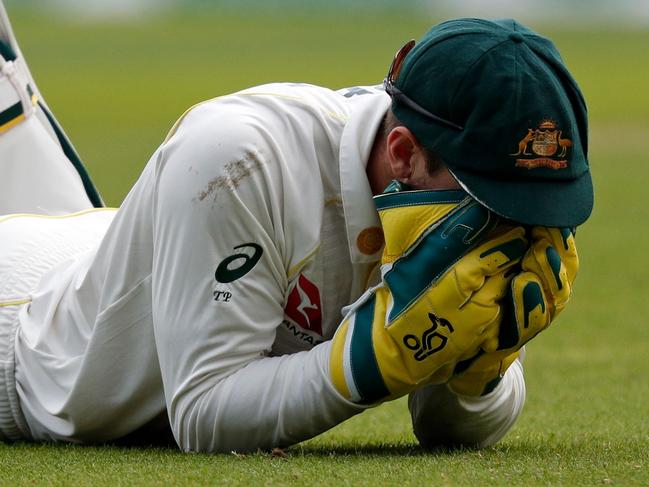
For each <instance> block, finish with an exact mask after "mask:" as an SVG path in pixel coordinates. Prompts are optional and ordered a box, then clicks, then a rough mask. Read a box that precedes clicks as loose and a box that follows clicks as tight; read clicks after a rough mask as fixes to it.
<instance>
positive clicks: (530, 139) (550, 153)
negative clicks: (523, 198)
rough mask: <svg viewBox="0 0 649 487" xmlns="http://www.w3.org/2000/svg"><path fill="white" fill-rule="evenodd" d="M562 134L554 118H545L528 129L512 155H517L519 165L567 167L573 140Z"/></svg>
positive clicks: (532, 167) (552, 167) (531, 167)
mask: <svg viewBox="0 0 649 487" xmlns="http://www.w3.org/2000/svg"><path fill="white" fill-rule="evenodd" d="M562 135H563V132H562V130H560V129H559V127H557V124H556V123H555V122H554V121H553V120H543V121H542V122H541V123H540V124H539V125H538V127H536V128H535V129H527V134H526V135H525V136H524V137H523V138H522V139H521V140H520V141H519V142H518V152H516V153H514V154H510V155H511V156H516V166H518V167H525V168H527V169H534V168H537V167H549V168H551V169H563V168H566V167H568V159H567V154H568V150H569V149H570V147H571V146H572V141H571V140H570V139H564V138H563V137H562Z"/></svg>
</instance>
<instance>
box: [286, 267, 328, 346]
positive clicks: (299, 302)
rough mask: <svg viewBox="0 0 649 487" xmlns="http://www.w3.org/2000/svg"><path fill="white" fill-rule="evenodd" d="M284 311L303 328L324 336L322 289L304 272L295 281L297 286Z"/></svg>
mask: <svg viewBox="0 0 649 487" xmlns="http://www.w3.org/2000/svg"><path fill="white" fill-rule="evenodd" d="M284 313H286V316H288V317H289V318H290V319H291V320H292V321H293V322H294V323H296V324H297V325H298V326H300V327H301V328H303V329H305V330H310V331H312V332H314V333H317V334H318V335H320V336H322V309H321V305H320V291H318V288H317V287H316V285H315V284H313V283H312V282H311V281H309V280H308V279H307V278H306V277H305V276H304V274H300V277H299V278H298V279H297V280H296V281H295V286H293V289H292V290H291V292H290V294H289V295H288V300H287V302H286V308H284Z"/></svg>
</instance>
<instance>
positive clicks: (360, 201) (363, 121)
mask: <svg viewBox="0 0 649 487" xmlns="http://www.w3.org/2000/svg"><path fill="white" fill-rule="evenodd" d="M349 102H350V104H352V108H351V113H350V115H349V118H348V121H347V124H346V125H345V128H344V129H343V133H342V137H341V140H340V188H341V197H342V202H343V211H344V214H345V224H346V227H347V240H348V244H349V254H350V256H351V261H352V263H369V262H376V261H377V260H378V259H379V257H380V255H381V250H382V249H383V232H382V230H381V222H380V220H379V217H378V213H377V211H376V207H375V206H374V201H373V200H372V190H371V188H370V183H369V181H368V179H367V174H366V172H365V168H366V166H367V160H368V159H369V156H370V151H371V149H372V143H373V142H374V137H375V136H376V132H377V130H378V128H379V125H380V124H381V121H382V120H383V117H384V116H385V113H386V112H387V110H388V107H389V106H390V97H389V96H388V95H386V94H385V92H383V91H381V90H378V89H376V88H368V89H367V90H363V94H359V95H355V96H352V97H350V99H349Z"/></svg>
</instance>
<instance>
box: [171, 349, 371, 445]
mask: <svg viewBox="0 0 649 487" xmlns="http://www.w3.org/2000/svg"><path fill="white" fill-rule="evenodd" d="M329 346H330V344H329V342H325V343H323V344H321V345H318V346H317V347H315V348H314V349H312V350H311V351H309V352H301V353H296V354H292V355H284V356H281V357H265V358H261V359H259V360H256V361H254V362H251V363H250V364H248V365H246V366H245V367H243V368H241V369H240V370H238V371H237V372H235V373H234V374H232V375H230V376H228V377H227V378H225V379H223V380H221V381H219V382H218V383H215V384H213V385H212V386H211V387H209V388H208V389H207V390H205V391H204V392H202V393H194V392H189V393H186V394H184V395H183V396H182V398H180V399H178V400H175V401H172V402H171V404H170V415H171V421H172V427H173V430H174V435H175V437H176V441H177V442H178V444H179V446H180V447H181V448H182V449H183V450H186V451H203V452H230V451H233V450H236V451H250V450H257V449H267V448H273V447H281V446H288V445H291V444H294V443H298V442H300V441H303V440H306V439H309V438H312V437H314V436H316V435H318V434H319V433H322V432H323V431H326V430H328V429H330V428H332V427H333V426H335V425H337V424H338V423H340V422H342V421H344V420H345V419H347V418H349V417H351V416H353V415H354V414H357V413H359V412H361V411H362V410H363V409H364V408H363V407H362V406H357V405H353V404H351V403H349V402H347V401H346V400H344V399H343V398H342V397H341V396H340V395H339V394H338V393H337V392H336V391H335V390H334V389H333V387H332V386H331V384H330V381H329V378H328V360H329Z"/></svg>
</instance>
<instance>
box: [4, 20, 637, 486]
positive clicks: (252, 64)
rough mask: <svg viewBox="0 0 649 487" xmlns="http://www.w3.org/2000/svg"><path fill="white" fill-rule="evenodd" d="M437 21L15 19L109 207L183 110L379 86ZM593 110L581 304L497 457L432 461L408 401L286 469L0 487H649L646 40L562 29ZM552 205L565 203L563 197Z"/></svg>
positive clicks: (251, 460)
mask: <svg viewBox="0 0 649 487" xmlns="http://www.w3.org/2000/svg"><path fill="white" fill-rule="evenodd" d="M431 22H432V20H431V19H426V18H416V19H412V18H406V17H405V16H404V17H403V18H398V17H396V18H395V17H394V15H392V16H390V17H388V16H379V15H375V16H373V17H363V16H362V15H361V14H350V15H349V16H346V17H336V18H334V17H332V16H326V15H325V16H319V17H307V16H299V15H283V16H280V15H276V16H268V15H266V14H263V15H261V14H259V15H254V14H252V13H248V14H247V15H246V16H242V15H237V14H234V13H228V14H224V13H220V14H217V13H215V12H212V13H206V14H204V15H202V16H192V15H179V16H176V17H174V18H173V19H172V18H161V19H152V20H151V21H149V22H147V23H132V24H128V25H112V24H97V25H82V24H78V23H73V22H72V23H71V22H66V21H63V20H61V19H56V18H54V19H46V18H43V17H38V16H34V15H32V14H27V13H25V12H17V13H16V15H15V16H14V23H15V28H16V30H17V32H18V35H19V36H20V39H21V43H22V45H23V50H24V51H25V52H26V54H27V56H28V58H29V60H30V64H31V66H32V70H33V71H34V74H35V76H36V78H37V80H38V83H39V86H40V88H41V90H42V91H43V92H44V94H45V96H46V98H47V100H48V103H49V104H50V105H51V107H52V108H53V109H54V111H55V113H56V114H57V116H58V118H59V119H60V121H61V122H62V124H63V125H64V127H65V128H66V130H67V132H68V133H69V135H70V136H71V138H72V140H73V141H74V143H75V144H76V146H77V148H78V149H79V151H80V153H81V155H82V156H83V158H84V160H85V161H86V162H87V164H88V166H89V169H90V171H91V173H92V175H93V176H94V178H95V180H96V182H97V184H98V186H99V189H100V190H101V192H102V194H103V195H104V197H105V198H106V200H107V202H108V203H109V204H111V205H118V204H119V202H120V201H121V199H122V197H123V196H124V194H125V193H126V191H127V190H128V188H129V187H130V185H131V184H132V183H133V181H134V180H135V178H136V177H137V174H138V173H139V171H140V170H141V168H142V167H143V165H144V164H145V162H146V160H147V158H148V156H149V155H150V153H151V152H152V151H153V150H154V148H155V147H156V146H157V144H158V143H159V142H160V141H161V139H162V138H163V137H164V135H165V133H166V131H167V129H168V128H169V127H170V126H171V124H172V123H173V121H174V120H175V119H176V118H177V117H178V115H180V113H182V112H183V111H184V109H185V108H186V107H188V106H189V105H191V104H193V103H195V102H197V101H200V100H202V99H206V98H210V97H213V96H217V95H219V94H223V93H227V92H230V91H233V90H236V89H238V88H242V87H246V86H251V85H255V84H258V83H262V82H267V81H284V80H291V81H307V82H312V83H318V84H324V85H328V86H331V87H342V86H348V85H354V84H371V83H375V82H379V81H380V80H381V79H382V78H383V76H384V73H385V70H386V69H387V65H388V64H389V62H390V60H391V58H392V55H393V53H394V51H395V50H396V48H397V47H399V45H400V44H401V43H402V41H403V40H404V39H407V38H409V37H410V36H413V37H418V36H419V35H420V34H421V33H422V32H423V31H424V30H425V28H426V27H427V26H428V25H429V24H430V23H431ZM536 27H537V28H538V29H539V30H541V31H542V32H546V33H548V34H550V35H551V36H552V37H553V38H554V39H555V40H556V42H557V44H558V45H559V47H560V48H561V50H562V53H563V55H564V57H565V59H566V60H567V62H568V64H569V65H570V66H571V67H572V70H573V73H574V75H575V77H576V78H577V79H578V80H579V81H580V83H581V85H582V87H583V89H584V92H585V95H586V98H587V100H588V102H589V106H590V109H591V122H592V123H591V126H592V130H591V156H590V159H591V165H592V167H593V171H594V178H595V184H596V208H595V212H594V214H593V216H592V218H591V220H590V221H589V222H588V223H587V224H586V225H584V226H583V228H580V229H579V232H578V244H579V249H580V256H581V260H582V268H581V272H580V275H579V278H578V280H577V284H576V290H575V294H574V299H573V302H572V303H571V306H569V307H568V309H567V310H566V311H565V312H564V314H563V315H562V316H561V317H560V318H559V320H558V321H557V323H555V325H554V326H553V328H552V329H551V330H549V331H548V332H546V333H544V334H543V335H541V336H539V337H538V338H537V339H536V340H535V341H534V342H533V343H532V344H531V346H530V347H529V352H528V358H527V362H526V372H527V382H528V402H527V405H526V409H525V411H524V413H523V415H522V417H521V419H520V421H519V422H518V424H517V426H516V427H515V428H514V429H513V430H512V432H510V434H509V435H508V436H507V437H506V438H505V439H504V440H503V441H502V442H501V443H500V444H499V445H497V446H496V447H495V448H493V449H487V450H485V451H480V452H475V451H473V452H466V451H465V452H436V453H428V452H422V451H421V450H419V449H418V448H417V447H416V442H415V439H414V437H413V435H412V433H411V431H410V425H409V417H408V415H407V412H406V407H405V403H404V401H403V400H400V401H396V402H394V403H391V404H386V405H384V406H382V407H380V408H377V409H375V410H372V411H368V412H367V413H364V414H363V415H360V416H357V417H355V418H353V419H352V420H350V421H348V422H346V423H344V424H342V425H340V426H339V427H337V428H335V429H333V430H331V431H330V432H328V433H326V434H324V435H322V436H321V437H319V438H316V439H314V440H311V441H309V442H306V443H304V444H303V445H299V446H297V447H294V448H291V449H290V450H288V451H287V456H286V457H283V458H278V457H274V456H272V455H270V454H268V453H258V454H253V455H246V456H240V455H234V454H232V455H216V456H208V455H185V454H182V453H180V452H178V451H176V450H175V449H173V448H170V449H128V448H117V447H90V448H89V447H70V446H49V445H28V444H18V445H0V485H33V484H34V483H36V484H51V485H90V484H92V485H96V484H111V485H119V484H124V485H127V484H128V485H134V484H139V485H155V484H158V485H162V484H165V485H166V484H174V485H176V484H177V485H189V484H196V483H202V484H209V483H222V484H255V485H256V484H260V485H289V484H291V485H292V484H296V485H300V484H312V483H315V482H316V481H321V482H324V483H326V484H340V485H368V484H382V483H384V484H390V485H395V484H404V485H422V484H423V485H428V484H432V485H503V484H509V485H600V484H604V485H606V484H613V485H649V473H648V471H649V419H648V418H649V415H648V413H649V406H648V404H649V380H648V379H647V378H648V377H649V358H648V357H647V355H648V349H649V326H648V323H647V320H648V317H649V300H647V298H646V296H648V295H649V279H648V277H647V275H648V273H649V257H648V256H647V249H648V248H649V245H648V235H649V231H648V230H647V223H646V222H648V221H649V209H648V205H647V203H648V201H649V200H648V195H647V183H648V182H649V169H648V168H647V157H646V153H647V149H646V145H647V142H648V136H649V95H647V94H646V87H647V86H649V65H648V64H647V63H646V62H641V60H643V59H645V57H646V53H645V51H646V46H647V45H648V43H649V32H646V31H625V32H622V31H620V32H611V31H602V30H597V29H593V30H576V31H573V32H567V31H553V30H551V29H548V28H543V26H536ZM556 204H557V205H562V204H566V203H565V202H562V201H557V202H556Z"/></svg>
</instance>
